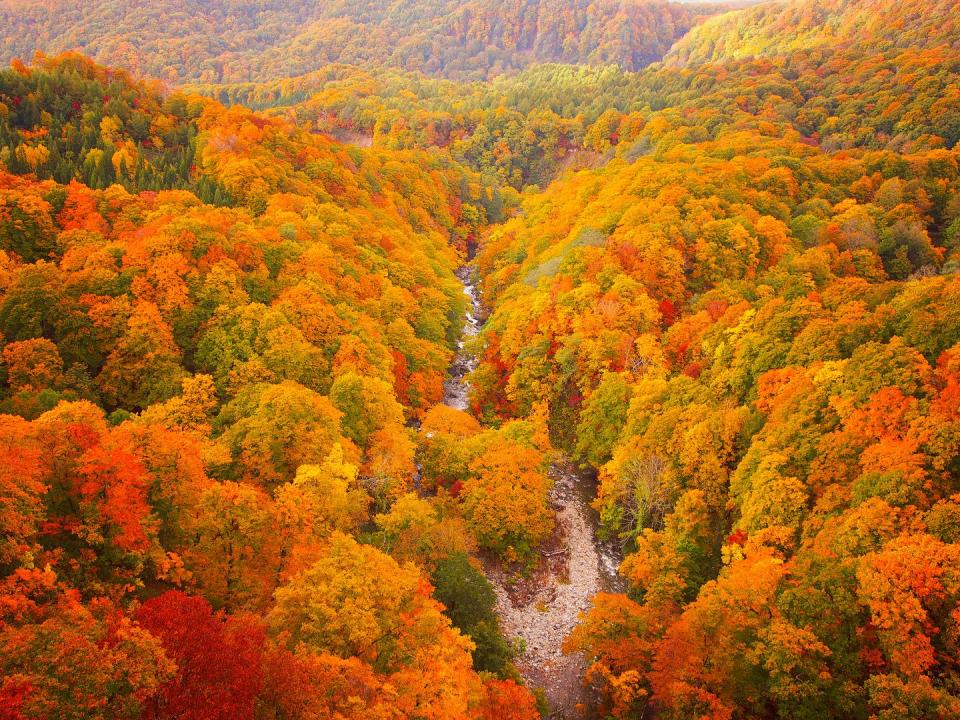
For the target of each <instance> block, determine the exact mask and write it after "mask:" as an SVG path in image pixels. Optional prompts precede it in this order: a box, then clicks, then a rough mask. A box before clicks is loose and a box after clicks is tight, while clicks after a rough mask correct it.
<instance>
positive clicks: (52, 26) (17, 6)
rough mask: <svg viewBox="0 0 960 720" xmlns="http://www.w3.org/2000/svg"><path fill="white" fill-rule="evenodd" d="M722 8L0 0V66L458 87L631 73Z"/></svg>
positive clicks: (528, 1)
mask: <svg viewBox="0 0 960 720" xmlns="http://www.w3.org/2000/svg"><path fill="white" fill-rule="evenodd" d="M718 9H719V6H717V5H716V4H715V3H704V4H702V5H697V4H692V3H683V4H680V3H668V2H661V1H657V2H638V1H637V0H571V1H570V2H564V3H558V2H554V1H553V0H494V1H492V2H491V1H490V0H467V1H466V2H463V1H462V0H430V1H429V2H416V3H412V2H394V1H392V0H337V1H335V2H314V1H312V0H289V1H287V0H261V1H259V2H254V1H252V0H247V1H245V2H233V1H231V0H158V1H157V2H152V3H147V4H142V3H128V2H124V1H123V0H107V1H106V2H102V1H100V0H79V1H76V0H42V1H41V2H23V1H22V0H0V62H3V63H4V64H5V63H8V62H9V61H10V60H11V59H12V58H14V57H19V58H23V59H29V58H30V57H32V56H33V54H34V51H36V50H42V51H43V52H46V53H53V52H62V51H66V50H79V51H82V52H83V53H84V54H86V55H89V56H90V57H92V58H93V59H94V60H96V61H98V62H100V63H103V64H108V65H116V66H119V67H124V68H126V69H128V70H131V71H133V72H134V73H137V74H144V75H148V76H151V77H157V78H163V79H165V80H167V81H171V82H177V81H187V80H191V81H202V82H238V81H248V80H264V79H276V78H280V77H288V76H293V75H299V74H303V73H306V72H309V71H311V70H315V69H317V68H318V67H321V66H323V65H325V64H328V63H335V62H342V63H351V64H359V65H372V66H385V65H387V66H395V67H399V68H404V69H407V70H419V71H422V72H425V73H436V74H442V75H444V76H448V77H455V78H483V77H490V76H493V75H497V74H499V73H501V72H504V71H509V70H517V69H521V68H524V67H527V66H529V65H531V64H534V63H541V62H568V63H586V64H603V63H615V64H618V65H621V66H622V67H624V68H626V69H629V70H635V69H638V68H642V67H644V66H646V65H648V64H650V63H651V62H653V61H655V60H659V59H660V58H661V57H662V56H663V54H664V53H665V52H666V51H667V50H668V49H669V48H670V46H671V45H672V44H673V43H674V42H675V41H676V40H677V39H679V38H680V37H682V36H683V35H684V34H685V33H686V32H687V31H688V30H689V29H690V28H691V27H693V26H694V25H695V24H697V22H699V21H700V19H702V18H703V17H704V16H705V15H708V14H710V13H713V12H717V11H718Z"/></svg>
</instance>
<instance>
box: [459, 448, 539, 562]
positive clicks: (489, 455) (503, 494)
mask: <svg viewBox="0 0 960 720" xmlns="http://www.w3.org/2000/svg"><path fill="white" fill-rule="evenodd" d="M543 464H544V458H543V456H542V455H541V454H540V453H539V452H538V451H537V450H534V449H532V448H529V447H525V446H523V445H521V444H520V443H518V442H515V441H512V440H507V439H499V438H498V439H496V440H494V441H493V442H492V443H491V444H490V445H489V446H488V447H487V448H486V449H485V450H484V452H483V453H482V454H481V455H480V456H479V457H477V458H476V459H475V460H474V461H473V462H472V463H471V464H470V472H471V473H472V476H471V477H470V478H469V479H468V480H467V481H466V482H465V483H464V485H463V493H462V498H463V512H464V516H465V517H466V518H467V524H468V525H469V526H470V529H471V530H472V531H473V534H474V536H475V537H476V538H477V542H478V543H480V545H481V546H482V547H487V548H490V549H492V550H496V551H497V552H498V553H500V554H501V555H503V556H504V557H506V558H511V559H523V560H528V559H529V558H530V555H531V553H533V551H534V550H535V549H536V548H537V546H538V545H539V544H540V543H541V542H543V541H544V540H545V539H546V538H547V537H549V535H550V533H551V532H553V525H554V521H553V513H552V512H551V510H550V508H549V506H548V505H547V496H548V493H549V491H550V478H549V477H547V475H546V473H545V472H544V471H543Z"/></svg>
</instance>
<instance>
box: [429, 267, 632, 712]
mask: <svg viewBox="0 0 960 720" xmlns="http://www.w3.org/2000/svg"><path fill="white" fill-rule="evenodd" d="M457 277H458V278H459V279H460V281H461V282H462V283H463V285H464V289H463V292H464V293H465V294H466V295H467V296H468V297H469V298H470V301H469V305H468V309H467V315H466V318H465V321H464V327H463V332H462V336H461V339H460V343H459V351H458V352H457V354H456V356H455V358H454V360H453V363H452V365H451V368H450V377H449V378H448V379H447V382H446V384H445V386H444V390H445V393H444V403H445V404H447V405H449V406H450V407H453V408H457V409H458V410H468V408H469V391H470V385H469V382H468V381H467V379H466V377H467V375H468V374H469V373H470V372H471V371H472V370H473V369H474V368H475V367H476V359H475V358H474V356H473V355H472V354H471V353H470V351H469V347H468V344H469V341H470V340H472V339H473V338H475V337H476V336H477V334H478V333H479V332H480V328H481V326H482V317H483V315H482V313H483V306H482V303H481V301H480V297H479V293H478V292H477V289H476V287H475V286H474V284H473V282H472V280H471V278H472V268H471V267H470V266H469V265H465V266H464V267H462V268H461V269H460V270H459V271H458V273H457ZM550 474H551V477H552V478H553V483H554V484H553V489H552V490H551V493H550V503H551V505H552V506H553V509H554V511H555V513H556V531H555V532H554V534H553V536H552V537H551V538H550V540H549V541H548V542H547V543H545V544H544V547H543V548H542V550H541V557H540V560H539V562H538V563H537V565H536V566H535V567H534V568H533V569H532V571H530V572H528V573H518V572H514V571H512V570H510V569H505V568H503V567H502V566H501V565H500V564H499V563H497V562H495V561H494V560H493V559H488V561H487V562H486V563H485V565H486V572H487V576H488V577H489V578H490V581H491V582H492V583H493V585H494V589H495V590H496V593H497V611H498V614H499V615H500V619H501V622H502V623H503V630H504V632H505V633H506V634H507V636H508V637H510V638H511V639H520V640H522V641H523V644H524V647H525V650H524V652H523V654H522V655H521V656H520V657H519V658H518V659H517V666H518V668H519V669H520V672H521V673H522V674H523V677H524V679H525V680H526V681H527V682H528V683H529V684H530V685H532V686H533V687H538V688H542V689H543V691H544V693H545V694H546V697H547V700H548V701H549V703H550V707H551V710H552V715H551V716H552V717H553V718H557V719H560V718H563V719H564V720H573V719H574V718H589V717H592V716H593V713H594V706H595V700H596V698H594V697H593V696H592V694H591V693H590V691H589V690H588V689H587V688H585V687H584V686H583V683H582V680H583V673H584V670H585V660H584V658H583V657H582V656H581V655H579V654H572V655H565V654H564V653H563V649H562V646H563V641H564V639H565V638H566V637H567V635H569V633H570V631H571V630H573V628H574V626H575V625H576V624H577V622H578V620H579V617H580V613H582V612H584V611H586V610H587V609H589V607H590V604H591V602H592V599H593V596H594V595H596V593H598V592H604V591H606V592H612V591H617V590H620V589H621V586H620V579H619V577H618V576H617V567H618V565H619V556H618V553H617V552H616V548H614V547H613V546H611V545H607V544H604V543H601V542H599V541H598V540H597V538H596V535H595V530H596V526H597V518H596V513H595V512H594V510H593V509H592V508H591V507H590V500H591V499H592V498H593V495H594V492H595V489H596V486H595V483H594V481H593V479H592V478H591V477H589V476H588V475H587V474H585V473H581V472H578V471H577V470H576V469H575V468H574V467H573V465H572V464H571V463H570V462H569V461H567V460H562V461H560V462H556V463H554V465H553V466H552V467H551V470H550Z"/></svg>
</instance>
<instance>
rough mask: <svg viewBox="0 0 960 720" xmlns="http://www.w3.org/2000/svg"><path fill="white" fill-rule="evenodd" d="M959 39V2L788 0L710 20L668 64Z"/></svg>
mask: <svg viewBox="0 0 960 720" xmlns="http://www.w3.org/2000/svg"><path fill="white" fill-rule="evenodd" d="M958 37H960V4H958V3H957V1H956V0H929V2H923V3H916V2H905V3H897V2H890V0H822V1H821V2H810V1H809V0H788V1H787V2H773V3H767V4H763V5H759V6H757V7H752V8H747V9H745V10H742V11H739V12H736V13H729V14H726V15H722V16H719V17H714V18H711V19H710V20H709V21H707V22H705V23H704V24H703V25H701V26H700V27H698V28H696V29H694V30H693V31H692V32H690V33H689V34H688V35H687V36H686V37H684V38H683V39H681V40H680V41H679V42H678V43H677V44H676V46H675V47H673V48H672V49H671V50H670V52H669V53H667V55H666V57H665V58H664V62H665V63H666V64H668V65H686V66H696V65H702V64H705V63H719V62H723V61H728V60H740V59H744V58H751V57H759V56H775V55H787V54H789V53H791V52H793V51H796V50H805V51H810V50H812V49H815V48H823V49H828V50H830V51H838V50H847V49H860V50H863V49H870V50H872V51H889V50H893V49H896V48H911V49H913V50H920V49H925V48H933V47H936V46H938V45H943V44H946V45H950V46H952V47H953V48H954V49H956V48H957V42H958Z"/></svg>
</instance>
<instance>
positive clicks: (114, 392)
mask: <svg viewBox="0 0 960 720" xmlns="http://www.w3.org/2000/svg"><path fill="white" fill-rule="evenodd" d="M184 374H185V373H184V371H183V369H182V368H181V367H180V348H179V347H177V344H176V343H175V342H174V340H173V332H172V331H171V329H170V326H169V325H168V324H167V323H166V322H165V321H164V319H163V317H161V315H160V311H159V310H158V309H157V306H156V305H154V304H153V303H150V302H140V303H138V304H137V305H135V306H134V308H133V312H132V314H131V315H130V319H129V320H128V321H127V326H126V328H125V330H124V333H123V335H122V336H121V338H120V339H119V340H118V342H117V345H116V347H115V348H114V350H113V351H112V352H111V353H110V355H109V356H108V357H107V362H106V364H105V365H104V366H103V370H102V371H101V372H100V375H99V376H98V378H97V383H98V385H99V386H100V389H101V391H102V392H103V394H104V397H105V398H106V400H107V402H108V404H109V405H110V406H112V407H123V408H127V409H143V408H146V407H147V406H149V405H151V404H153V403H155V402H162V401H164V400H167V399H168V398H170V397H172V396H173V395H175V394H176V392H177V390H178V388H179V387H180V383H181V382H182V380H183V377H184Z"/></svg>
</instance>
